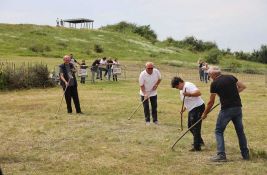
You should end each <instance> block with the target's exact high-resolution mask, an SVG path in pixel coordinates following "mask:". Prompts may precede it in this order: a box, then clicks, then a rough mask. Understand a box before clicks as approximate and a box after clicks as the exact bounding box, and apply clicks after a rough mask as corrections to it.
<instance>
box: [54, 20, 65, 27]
mask: <svg viewBox="0 0 267 175" xmlns="http://www.w3.org/2000/svg"><path fill="white" fill-rule="evenodd" d="M56 22H57V27H60V26H61V27H64V21H63V19H60V20H59V19H58V18H57V20H56Z"/></svg>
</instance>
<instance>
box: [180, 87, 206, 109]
mask: <svg viewBox="0 0 267 175" xmlns="http://www.w3.org/2000/svg"><path fill="white" fill-rule="evenodd" d="M185 89H186V92H190V93H192V92H194V91H196V90H198V88H197V87H196V86H195V85H194V84H193V83H190V82H185V84H184V88H183V90H180V98H181V100H183V98H184V95H183V93H184V92H185ZM203 103H204V101H203V100H202V98H201V97H200V96H198V97H188V96H186V97H185V99H184V106H185V107H186V109H187V110H188V111H191V110H192V109H194V108H195V107H198V106H201V105H202V104H203Z"/></svg>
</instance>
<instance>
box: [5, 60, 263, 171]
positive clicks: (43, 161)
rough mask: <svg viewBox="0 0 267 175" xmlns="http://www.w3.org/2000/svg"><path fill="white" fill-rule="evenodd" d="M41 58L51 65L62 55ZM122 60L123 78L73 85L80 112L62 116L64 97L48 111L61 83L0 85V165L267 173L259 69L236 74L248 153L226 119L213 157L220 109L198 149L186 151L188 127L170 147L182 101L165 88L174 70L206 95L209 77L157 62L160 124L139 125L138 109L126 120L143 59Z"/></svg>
mask: <svg viewBox="0 0 267 175" xmlns="http://www.w3.org/2000/svg"><path fill="white" fill-rule="evenodd" d="M16 60H17V59H16ZM47 62H48V63H49V64H50V66H51V65H54V64H58V63H60V62H61V60H60V61H58V60H57V59H51V60H49V59H48V60H47ZM124 63H125V64H126V65H127V67H128V68H129V69H128V72H127V78H126V80H119V81H118V82H109V81H106V80H103V82H100V81H98V82H97V83H96V84H91V83H90V82H87V83H86V84H85V85H79V96H80V102H81V108H82V111H83V112H84V113H85V114H84V115H76V114H75V113H74V114H72V115H68V114H67V113H66V105H65V102H64V101H63V105H62V108H61V110H60V112H59V114H58V117H57V118H55V117H54V116H55V113H56V111H57V108H58V105H59V103H60V100H61V97H62V93H63V92H62V89H61V88H60V87H56V88H51V89H31V90H20V91H6V92H0V96H1V101H0V111H1V113H0V128H1V132H0V133H1V136H0V139H1V144H0V166H1V167H2V169H3V172H4V174H38V175H42V174H46V175H47V174H92V175H95V174H101V175H102V174H112V175H113V174H138V175H139V174H151V175H155V174H158V175H162V174H167V175H168V174H169V175H173V174H190V175H192V174H207V175H208V174H212V175H221V174H227V175H228V174H253V175H265V174H267V155H266V151H267V146H266V143H267V133H266V132H265V131H266V129H267V127H266V123H267V118H266V106H267V101H266V96H267V93H266V92H267V89H266V86H267V85H266V79H265V78H266V77H265V76H264V75H245V74H236V76H237V77H238V78H239V79H240V80H241V81H243V82H244V83H245V84H246V85H247V89H246V90H245V91H244V92H242V94H241V98H242V102H243V115H244V120H243V121H244V127H245V133H246V135H247V139H248V143H249V147H250V149H251V153H252V159H251V160H250V161H243V160H242V159H241V155H240V153H239V147H238V141H237V137H236V134H235V130H234V128H233V125H232V124H229V125H228V127H227V129H226V131H225V142H226V151H227V156H228V159H229V162H226V163H222V164H215V163H211V162H210V161H209V158H210V157H211V156H213V155H214V154H215V152H216V143H215V137H214V127H215V121H216V115H217V113H218V108H216V109H215V110H214V111H213V112H211V113H210V115H209V116H208V118H207V119H206V120H205V121H204V122H203V125H202V128H203V129H202V134H203V139H204V141H205V143H206V146H205V147H204V148H203V151H202V152H197V153H194V152H189V151H188V150H189V149H191V144H192V136H191V134H190V133H188V134H187V135H186V136H185V137H184V138H183V139H182V140H181V141H180V142H179V143H178V144H177V145H176V147H175V151H172V150H171V149H170V147H171V146H172V144H173V143H174V142H175V141H176V139H177V138H178V137H179V136H180V134H181V131H179V123H180V121H179V117H180V116H179V111H180V108H181V102H180V100H179V99H178V91H177V90H175V89H171V88H170V79H171V78H172V77H173V76H175V75H180V76H182V77H184V79H185V80H186V81H191V82H193V83H195V84H196V85H197V86H198V87H199V88H200V90H201V92H202V97H203V99H204V101H206V102H207V100H208V97H209V84H204V83H201V82H199V80H198V75H197V74H198V71H197V69H185V68H173V67H169V66H166V65H158V67H159V69H160V71H161V73H162V75H163V81H162V83H161V85H160V86H159V89H158V118H159V125H158V126H155V125H153V124H152V125H150V126H145V123H144V117H143V113H142V108H141V109H140V110H138V112H137V113H136V114H135V115H134V117H133V119H132V120H127V118H128V117H129V115H130V114H131V112H132V111H133V110H134V109H135V108H136V107H137V106H138V105H139V103H140V100H139V95H138V91H139V87H138V81H137V80H138V76H139V73H140V65H141V64H144V62H130V61H128V62H124ZM51 67H53V66H51ZM217 100H218V99H217ZM186 115H187V113H185V116H184V126H186V120H187V116H186Z"/></svg>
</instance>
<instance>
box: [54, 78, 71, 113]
mask: <svg viewBox="0 0 267 175" xmlns="http://www.w3.org/2000/svg"><path fill="white" fill-rule="evenodd" d="M69 82H70V79H69V81H68V85H67V86H66V88H65V90H64V93H63V95H62V98H61V101H60V104H59V106H58V109H57V112H56V114H55V118H57V114H58V112H59V110H60V107H61V104H62V101H63V98H64V96H65V93H66V91H67V88H68V87H69Z"/></svg>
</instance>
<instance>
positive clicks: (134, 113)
mask: <svg viewBox="0 0 267 175" xmlns="http://www.w3.org/2000/svg"><path fill="white" fill-rule="evenodd" d="M146 100H148V98H145V99H144V100H143V101H142V102H141V103H140V104H139V105H138V106H137V108H136V109H135V110H134V111H133V112H132V114H131V116H130V117H129V118H128V120H131V118H132V117H133V115H134V114H135V113H136V111H137V110H138V109H139V108H140V106H141V105H142V104H143V103H144V102H145V101H146Z"/></svg>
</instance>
